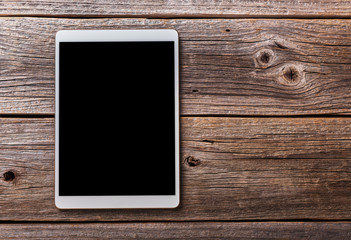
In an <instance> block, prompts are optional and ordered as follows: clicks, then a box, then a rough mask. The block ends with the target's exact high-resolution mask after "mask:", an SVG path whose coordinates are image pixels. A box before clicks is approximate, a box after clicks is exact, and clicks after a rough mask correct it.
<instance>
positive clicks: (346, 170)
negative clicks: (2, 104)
mask: <svg viewBox="0 0 351 240" xmlns="http://www.w3.org/2000/svg"><path fill="white" fill-rule="evenodd" d="M181 129H182V132H181V159H180V161H181V204H180V207H178V208H176V209H161V210H160V209H151V210H89V211H85V210H58V209H56V207H55V205H54V119H45V118H43V119H30V118H28V119H16V118H11V119H4V118H0V177H1V178H0V220H4V221H14V220H17V221H30V220H32V221H197V220H206V221H215V220H225V221H227V220H229V221H230V220H262V219H265V220H279V219H281V220H282V219H285V220H286V219H326V220H340V219H350V218H351V198H350V191H351V158H350V156H351V134H350V131H351V119H350V118H343V117H341V118H216V117H208V118H193V117H190V118H189V117H183V118H182V119H181ZM132 157H133V156H128V158H129V159H132ZM159 157H161V156H153V158H156V159H157V158H159ZM11 172H13V173H14V174H11ZM4 174H5V175H4ZM99 174H101V173H99ZM92 176H93V177H94V174H92ZM98 178H99V179H103V177H101V176H98ZM102 184H103V182H102Z"/></svg>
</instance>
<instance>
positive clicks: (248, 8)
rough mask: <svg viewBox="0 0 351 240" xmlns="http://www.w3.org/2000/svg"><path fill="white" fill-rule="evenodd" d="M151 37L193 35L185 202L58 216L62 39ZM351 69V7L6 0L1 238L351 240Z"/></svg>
mask: <svg viewBox="0 0 351 240" xmlns="http://www.w3.org/2000/svg"><path fill="white" fill-rule="evenodd" d="M148 28H171V29H176V30H177V31H178V32H179V36H180V98H181V120H180V121H181V159H180V161H181V204H180V206H179V207H178V208H177V209H168V210H156V209H152V210H58V209H57V208H56V207H55V205H54V134H55V133H54V117H55V115H54V92H55V91H54V89H55V84H54V71H55V69H54V68H55V66H54V55H55V52H54V48H55V46H54V41H55V32H56V31H58V30H62V29H148ZM350 73H351V1H346V0H345V1H340V0H339V1H330V0H328V1H327V0H319V1H310V0H300V1H292V0H277V1H263V0H258V1H249V0H220V1H213V2H209V1H204V0H195V1H188V0H185V1H175V0H167V1H160V0H153V1H152V0H146V1H135V0H131V1H126V0H120V1H117V2H114V1H111V0H100V1H97V0H84V1H78V2H76V1H68V0H61V1H53V0H48V1H41V0H32V1H21V0H19V1H15V0H1V1H0V238H1V239H29V238H54V237H60V238H73V237H75V238H81V239H90V238H99V239H104V238H117V239H124V238H127V239H128V238H143V239H156V238H159V239H169V238H172V239H175V238H180V239H182V238H196V239H205V238H208V239H216V238H225V239H229V238H235V239H254V238H260V239H272V238H277V239H286V238H299V239H350V238H351V115H350V114H351V108H350V106H351V105H350V104H351V74H350ZM104 84H106V85H107V86H109V85H112V84H114V83H113V82H104ZM112 114H115V113H113V112H107V113H105V115H106V116H105V117H109V116H111V115H112ZM117 114H118V113H117ZM116 140H118V139H116ZM144 140H145V139H140V144H142V142H143V141H144ZM116 154H117V155H120V153H116ZM120 157H126V158H132V156H122V155H121V156H120ZM150 161H152V158H150ZM97 174H99V173H97ZM92 177H96V178H97V179H100V181H101V184H104V182H103V180H101V179H103V178H101V176H98V175H97V176H94V175H92Z"/></svg>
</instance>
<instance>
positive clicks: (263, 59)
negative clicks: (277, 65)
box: [256, 49, 274, 67]
mask: <svg viewBox="0 0 351 240" xmlns="http://www.w3.org/2000/svg"><path fill="white" fill-rule="evenodd" d="M273 58H274V53H273V51H272V50H271V49H263V50H261V51H259V52H258V53H257V55H256V61H257V63H258V64H259V65H260V66H265V67H267V66H268V65H269V64H271V63H272V61H273Z"/></svg>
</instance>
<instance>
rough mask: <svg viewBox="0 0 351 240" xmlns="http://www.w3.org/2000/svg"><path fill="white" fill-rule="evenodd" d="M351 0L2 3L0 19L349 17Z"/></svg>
mask: <svg viewBox="0 0 351 240" xmlns="http://www.w3.org/2000/svg"><path fill="white" fill-rule="evenodd" d="M350 13H351V2H350V1H349V0H343V1H330V0H318V1H310V0H299V1H292V0H278V1H263V0H259V1H250V0H235V1H233V0H220V1H205V0H196V1H177V0H167V1H160V0H144V1H137V0H131V1H128V0H119V1H111V0H99V1H97V0H85V1H69V0H61V1H54V0H48V1H41V0H31V1H18V0H16V1H15V0H12V1H11V0H5V1H2V2H1V3H0V16H50V17H53V16H56V17H62V16H67V17H102V16H105V17H133V16H134V17H153V18H155V17H158V18H172V17H173V18H174V17H178V18H179V17H192V18H194V17H221V18H223V17H317V18H321V17H349V16H350Z"/></svg>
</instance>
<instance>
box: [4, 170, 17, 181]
mask: <svg viewBox="0 0 351 240" xmlns="http://www.w3.org/2000/svg"><path fill="white" fill-rule="evenodd" d="M2 176H3V177H4V180H5V181H7V182H10V181H13V180H14V179H15V177H16V175H15V173H14V172H13V171H7V172H5V173H4V174H3V175H2Z"/></svg>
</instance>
